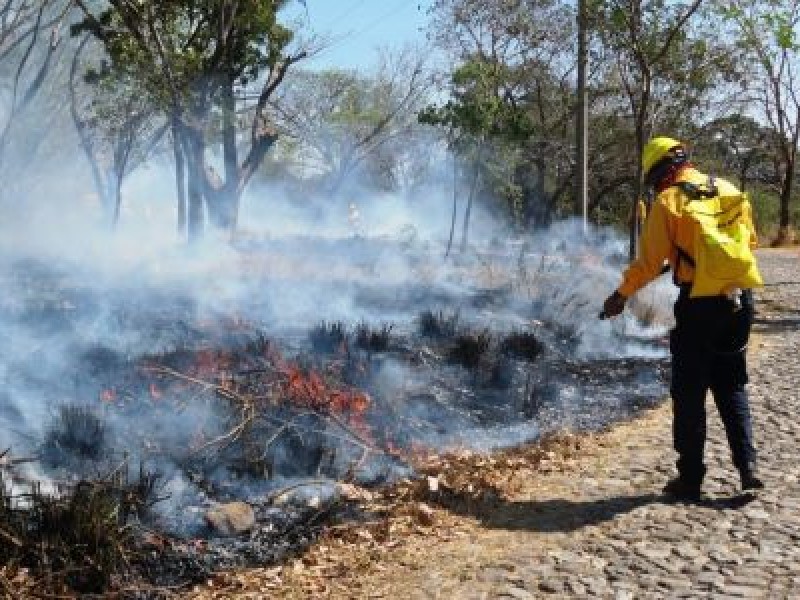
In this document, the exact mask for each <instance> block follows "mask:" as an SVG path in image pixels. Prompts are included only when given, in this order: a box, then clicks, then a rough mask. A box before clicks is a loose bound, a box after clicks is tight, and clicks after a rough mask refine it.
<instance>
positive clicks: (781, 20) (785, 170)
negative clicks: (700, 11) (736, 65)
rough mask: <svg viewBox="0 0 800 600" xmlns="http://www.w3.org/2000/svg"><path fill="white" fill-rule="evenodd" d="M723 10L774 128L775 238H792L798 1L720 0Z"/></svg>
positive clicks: (798, 105)
mask: <svg viewBox="0 0 800 600" xmlns="http://www.w3.org/2000/svg"><path fill="white" fill-rule="evenodd" d="M724 14H725V15H726V16H727V17H728V19H729V20H730V21H731V22H732V23H734V24H735V25H736V27H737V29H738V33H739V36H740V43H741V44H742V46H743V47H744V49H745V50H746V51H747V52H748V54H749V56H750V58H751V60H750V62H749V64H748V65H747V66H748V67H749V68H748V72H749V73H751V75H752V78H751V79H750V81H749V82H748V83H749V84H750V85H751V89H752V90H754V91H755V92H756V98H757V100H758V102H759V105H760V107H761V113H762V115H763V116H764V118H765V119H766V120H767V122H768V123H769V124H770V126H771V127H772V129H773V130H774V131H776V132H777V134H778V135H777V137H776V142H777V148H778V153H779V157H780V182H781V183H780V217H779V230H778V237H777V239H776V240H775V241H776V243H778V244H783V243H787V242H791V241H792V239H793V237H794V233H793V231H792V227H791V222H790V204H791V200H792V190H793V184H794V178H795V170H796V165H797V150H798V142H799V141H800V97H799V94H800V40H798V34H797V29H798V27H800V1H798V0H762V1H761V2H759V3H745V2H741V1H739V0H734V1H731V2H725V3H724Z"/></svg>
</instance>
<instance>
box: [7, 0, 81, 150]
mask: <svg viewBox="0 0 800 600" xmlns="http://www.w3.org/2000/svg"><path fill="white" fill-rule="evenodd" d="M70 7H71V3H70V2H68V1H66V0H38V1H35V2H30V1H24V0H6V1H4V2H2V3H0V94H2V100H3V105H4V111H3V119H4V122H3V123H2V124H0V165H2V164H3V162H4V159H5V158H6V152H7V150H8V146H9V144H10V140H11V135H12V132H13V130H14V126H15V125H16V124H17V123H18V122H19V120H20V118H21V117H23V116H25V114H26V113H27V112H28V111H29V110H30V109H31V107H32V106H33V101H34V99H35V98H36V96H37V95H38V93H39V92H40V91H41V89H42V87H43V85H44V84H45V82H46V81H47V77H48V75H49V74H50V73H51V71H52V67H53V65H54V62H55V60H56V58H57V54H58V50H59V48H61V46H62V44H61V40H62V36H61V27H62V24H63V20H64V19H65V18H66V16H67V14H68V11H69V9H70Z"/></svg>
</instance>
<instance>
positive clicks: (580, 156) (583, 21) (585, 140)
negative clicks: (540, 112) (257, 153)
mask: <svg viewBox="0 0 800 600" xmlns="http://www.w3.org/2000/svg"><path fill="white" fill-rule="evenodd" d="M587 21H588V14H587V8H586V0H578V102H577V106H576V108H577V113H578V114H577V119H575V123H576V132H575V137H576V139H575V145H576V153H575V172H576V174H577V177H576V178H575V211H576V214H579V215H581V218H582V219H583V228H584V231H585V230H586V228H587V227H588V224H589V187H588V177H589V173H588V171H589V126H588V123H589V102H588V94H587V91H586V78H587V77H586V67H587V63H588V61H589V50H588V43H587V42H588V40H587V37H588V34H587V29H588V25H587Z"/></svg>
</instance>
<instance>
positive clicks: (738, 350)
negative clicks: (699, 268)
mask: <svg viewBox="0 0 800 600" xmlns="http://www.w3.org/2000/svg"><path fill="white" fill-rule="evenodd" d="M642 167H643V172H644V173H645V182H646V184H647V185H648V186H650V187H652V188H653V190H654V191H655V194H656V195H655V201H654V202H653V204H652V207H651V209H650V214H649V215H648V217H647V220H646V222H645V225H644V230H643V232H642V235H641V237H640V239H639V256H638V258H637V259H636V260H635V261H634V262H633V263H632V264H631V265H630V266H629V267H628V269H627V270H626V271H625V273H624V275H623V280H622V283H621V285H620V286H619V288H618V289H617V290H616V291H615V292H614V293H613V294H611V296H609V297H608V299H607V300H606V301H605V303H604V306H603V312H604V314H605V315H606V316H609V317H613V316H616V315H619V314H620V313H621V312H622V311H623V309H624V307H625V302H626V300H627V299H628V298H630V297H631V296H632V295H633V294H634V293H636V292H637V291H638V290H639V289H640V288H642V287H644V286H645V285H646V284H647V283H649V282H650V281H652V280H653V279H655V278H656V277H657V276H658V275H659V274H660V273H661V272H662V267H663V265H664V262H665V261H668V263H669V265H670V267H671V269H672V272H673V276H674V280H675V283H676V284H677V285H678V286H679V288H680V294H679V296H678V300H677V301H676V303H675V322H676V324H675V328H674V329H673V330H672V332H671V333H670V352H671V354H672V382H671V386H670V392H671V395H672V402H673V419H674V420H673V438H674V444H675V450H676V451H677V453H678V461H677V469H678V476H677V477H676V478H675V479H673V480H671V481H670V482H669V483H667V485H666V487H665V488H664V492H665V493H666V494H668V495H670V496H673V497H675V498H679V499H684V500H693V499H697V498H699V497H700V495H701V486H702V481H703V477H704V475H705V465H704V463H703V446H704V443H705V437H706V413H705V398H706V393H707V391H708V390H709V389H710V390H711V392H712V394H713V396H714V401H715V403H716V405H717V409H718V411H719V413H720V416H721V418H722V421H723V424H724V426H725V432H726V434H727V438H728V443H729V445H730V449H731V454H732V457H733V463H734V465H735V466H736V468H737V469H738V471H739V475H740V479H741V484H742V488H743V489H745V490H752V489H759V488H763V487H764V485H763V483H762V482H761V481H760V480H759V479H758V477H757V476H756V473H755V463H756V453H755V449H754V446H753V434H752V426H751V419H750V410H749V405H748V399H747V392H746V390H745V384H746V383H747V366H746V356H745V351H746V347H747V341H748V337H749V334H750V327H751V325H752V321H753V296H752V292H751V290H749V289H745V290H739V289H736V290H733V291H731V292H730V293H725V294H719V295H716V296H705V297H691V287H692V283H693V279H694V275H695V272H694V271H695V269H694V265H695V263H694V257H696V256H697V254H696V249H695V236H694V230H693V229H692V226H691V223H690V222H689V221H688V220H687V218H686V216H685V211H684V207H685V206H686V205H687V204H688V203H689V202H692V201H693V200H694V199H693V198H691V197H689V194H688V192H687V187H691V186H697V187H700V186H706V185H708V182H709V181H713V186H714V187H715V188H718V193H719V194H720V195H728V196H732V195H737V194H739V191H738V190H737V189H736V188H735V186H733V184H731V183H729V182H727V181H725V180H723V179H713V180H710V179H709V177H708V176H707V175H705V174H703V173H700V172H699V171H698V170H697V169H695V168H694V166H693V165H692V164H691V163H690V162H689V159H688V156H687V153H686V149H685V147H684V145H683V144H682V143H681V142H679V141H677V140H674V139H672V138H668V137H656V138H653V139H652V140H650V141H649V142H648V143H647V145H646V146H645V148H644V152H643V154H642ZM687 184H689V185H688V186H687ZM715 191H717V190H716V189H715ZM745 220H746V223H748V224H749V232H750V236H751V244H752V245H753V246H754V245H755V231H754V229H753V227H752V221H751V220H750V218H749V215H746V219H745Z"/></svg>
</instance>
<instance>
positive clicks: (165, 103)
mask: <svg viewBox="0 0 800 600" xmlns="http://www.w3.org/2000/svg"><path fill="white" fill-rule="evenodd" d="M285 4H286V0H267V1H264V0H246V1H243V2H226V1H224V0H201V1H194V2H184V1H182V0H157V1H156V0H145V1H142V2H133V1H126V2H115V3H113V5H112V6H110V7H108V8H107V9H105V10H104V11H102V12H100V13H94V14H88V15H85V18H84V19H83V20H82V21H81V22H80V23H78V24H76V25H75V26H73V27H72V33H73V35H78V34H80V33H82V32H84V31H88V32H91V33H92V34H94V35H95V36H96V37H97V38H98V39H99V40H100V41H102V42H103V45H104V46H105V50H106V52H107V54H108V57H109V61H110V63H109V65H108V68H107V69H104V70H102V71H95V72H93V73H92V76H93V77H98V76H102V75H104V74H105V75H110V74H112V73H113V74H115V75H116V76H117V77H119V78H121V79H129V80H131V81H135V82H137V84H138V85H139V86H140V89H141V90H142V91H144V92H145V93H147V94H149V95H150V96H151V97H152V98H153V99H154V101H156V103H157V104H159V105H161V106H162V107H164V108H169V107H172V106H174V105H175V103H185V106H186V107H187V108H195V109H197V108H203V107H204V106H206V105H207V104H208V102H209V101H212V102H214V101H217V100H219V98H218V94H219V92H220V91H221V86H223V85H224V84H225V83H226V82H227V81H228V80H233V81H235V82H236V83H237V84H239V85H247V84H248V83H250V82H252V81H254V80H256V79H257V78H258V77H259V76H260V75H261V74H262V73H263V71H264V70H265V69H266V68H270V67H274V66H275V64H276V63H277V62H278V61H279V60H280V59H281V58H282V53H283V51H284V49H285V47H286V45H287V44H288V43H289V42H290V41H291V38H292V33H291V31H290V30H289V29H287V28H286V27H284V26H283V25H281V24H280V23H278V20H277V14H278V11H279V10H280V9H281V8H282V7H283V6H284V5H285Z"/></svg>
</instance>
